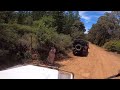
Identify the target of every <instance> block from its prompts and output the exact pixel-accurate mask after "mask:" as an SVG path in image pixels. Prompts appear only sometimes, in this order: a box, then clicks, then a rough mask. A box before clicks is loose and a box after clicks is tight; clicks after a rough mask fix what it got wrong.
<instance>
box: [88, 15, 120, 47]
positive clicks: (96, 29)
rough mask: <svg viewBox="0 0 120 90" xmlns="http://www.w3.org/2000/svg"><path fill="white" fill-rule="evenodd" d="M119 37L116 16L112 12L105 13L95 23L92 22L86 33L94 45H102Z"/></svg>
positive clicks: (119, 31) (119, 32) (119, 27)
mask: <svg viewBox="0 0 120 90" xmlns="http://www.w3.org/2000/svg"><path fill="white" fill-rule="evenodd" d="M119 39H120V26H119V23H118V18H116V17H115V16H114V14H113V13H105V15H104V16H101V17H100V18H99V19H98V21H97V23H96V24H93V26H92V28H91V29H90V31H89V33H88V40H89V41H90V42H92V43H94V44H96V45H99V46H103V45H104V44H105V43H106V42H108V41H110V40H119Z"/></svg>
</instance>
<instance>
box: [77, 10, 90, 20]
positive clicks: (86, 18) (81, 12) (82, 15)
mask: <svg viewBox="0 0 120 90" xmlns="http://www.w3.org/2000/svg"><path fill="white" fill-rule="evenodd" d="M87 12H89V11H79V15H80V16H81V18H82V19H85V20H86V22H89V21H90V19H91V17H89V16H87V15H85V13H87Z"/></svg>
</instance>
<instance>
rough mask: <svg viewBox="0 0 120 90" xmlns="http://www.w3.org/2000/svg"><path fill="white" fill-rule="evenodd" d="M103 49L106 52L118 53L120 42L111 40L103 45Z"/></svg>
mask: <svg viewBox="0 0 120 90" xmlns="http://www.w3.org/2000/svg"><path fill="white" fill-rule="evenodd" d="M104 48H106V49H107V50H108V51H113V52H118V53H120V41H116V40H112V41H109V42H107V43H105V44H104Z"/></svg>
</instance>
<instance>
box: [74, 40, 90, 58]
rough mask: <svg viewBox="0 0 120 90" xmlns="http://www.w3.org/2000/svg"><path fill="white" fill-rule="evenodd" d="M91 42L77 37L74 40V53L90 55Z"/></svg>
mask: <svg viewBox="0 0 120 90" xmlns="http://www.w3.org/2000/svg"><path fill="white" fill-rule="evenodd" d="M88 48H89V43H88V42H87V41H85V40H82V39H79V38H78V39H75V40H74V42H73V54H74V55H75V56H76V55H80V56H87V55H88Z"/></svg>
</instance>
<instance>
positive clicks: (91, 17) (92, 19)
mask: <svg viewBox="0 0 120 90" xmlns="http://www.w3.org/2000/svg"><path fill="white" fill-rule="evenodd" d="M105 12H109V13H110V12H111V11H79V15H80V17H81V21H82V22H83V23H84V25H85V28H86V32H85V33H87V32H88V30H89V29H90V28H91V27H92V25H93V24H95V23H96V22H97V20H98V18H99V17H100V16H103V15H104V13H105Z"/></svg>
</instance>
